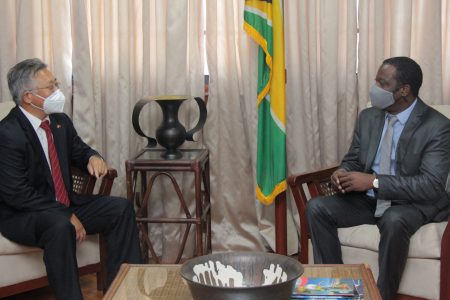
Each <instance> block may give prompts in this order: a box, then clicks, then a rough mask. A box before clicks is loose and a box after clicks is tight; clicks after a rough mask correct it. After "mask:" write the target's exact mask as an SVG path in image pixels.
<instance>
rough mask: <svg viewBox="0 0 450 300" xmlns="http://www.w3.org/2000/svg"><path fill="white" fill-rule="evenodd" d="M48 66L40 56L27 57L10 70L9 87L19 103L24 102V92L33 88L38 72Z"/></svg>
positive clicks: (14, 98) (15, 100)
mask: <svg viewBox="0 0 450 300" xmlns="http://www.w3.org/2000/svg"><path fill="white" fill-rule="evenodd" d="M45 68H47V65H46V64H45V63H43V62H42V61H41V60H40V59H38V58H31V59H26V60H23V61H21V62H19V63H18V64H16V65H15V66H14V67H12V68H11V69H10V70H9V71H8V75H7V77H8V87H9V91H10V92H11V96H12V97H13V100H14V102H16V104H17V105H20V104H21V103H22V97H23V93H24V92H25V91H27V90H29V89H31V88H32V83H33V78H34V76H35V75H36V73H37V72H39V71H40V70H42V69H45Z"/></svg>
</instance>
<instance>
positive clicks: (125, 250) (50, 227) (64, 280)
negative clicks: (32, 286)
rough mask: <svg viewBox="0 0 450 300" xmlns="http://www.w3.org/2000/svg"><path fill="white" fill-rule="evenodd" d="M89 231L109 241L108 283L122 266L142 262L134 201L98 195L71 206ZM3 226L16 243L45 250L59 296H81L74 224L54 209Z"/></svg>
mask: <svg viewBox="0 0 450 300" xmlns="http://www.w3.org/2000/svg"><path fill="white" fill-rule="evenodd" d="M71 209H72V211H73V213H74V214H75V215H76V216H77V217H78V219H79V220H80V221H81V223H82V224H83V226H84V228H85V230H86V232H87V234H94V233H102V234H103V235H104V237H105V240H106V247H107V251H108V256H107V262H106V264H107V285H108V286H109V285H110V284H111V282H112V280H113V279H114V277H115V275H116V273H117V271H118V270H119V268H120V265H121V264H122V263H124V262H127V263H140V262H141V255H140V249H139V240H138V233H137V228H136V222H135V214H134V209H133V206H132V204H131V203H130V202H129V201H128V200H126V199H123V198H119V197H98V198H95V199H93V200H92V201H89V202H87V203H86V204H83V205H81V206H71ZM8 222H13V224H14V226H3V229H2V234H3V235H4V236H5V237H6V238H8V239H10V240H12V241H15V242H17V243H20V244H24V245H29V246H38V247H41V248H42V249H43V250H44V262H45V267H46V270H47V276H48V279H49V283H50V286H51V287H52V288H53V289H54V291H55V295H56V299H82V298H83V297H82V294H81V289H80V283H79V278H78V267H77V259H76V235H75V227H74V226H73V225H72V223H70V220H69V219H68V218H67V217H66V216H63V215H60V214H57V213H54V212H51V211H42V212H30V213H21V214H18V215H17V217H13V218H11V219H10V220H8Z"/></svg>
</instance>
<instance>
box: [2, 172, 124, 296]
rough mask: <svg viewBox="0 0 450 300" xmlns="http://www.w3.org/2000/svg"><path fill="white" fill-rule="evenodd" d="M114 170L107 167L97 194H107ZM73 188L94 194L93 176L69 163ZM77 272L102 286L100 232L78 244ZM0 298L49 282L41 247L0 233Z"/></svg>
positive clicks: (103, 255) (103, 259)
mask: <svg viewBox="0 0 450 300" xmlns="http://www.w3.org/2000/svg"><path fill="white" fill-rule="evenodd" d="M116 177H117V171H116V170H114V169H109V170H108V173H107V174H106V175H105V176H104V177H103V178H102V181H101V184H100V187H99V190H98V194H102V195H109V194H110V192H111V187H112V184H113V182H114V179H115V178H116ZM72 180H73V190H74V191H75V192H77V193H79V194H93V193H94V187H95V183H96V178H95V177H92V176H90V175H89V174H87V173H85V172H83V171H81V170H79V169H77V168H75V167H72ZM77 261H78V272H79V274H80V276H82V275H85V274H90V273H96V275H97V289H98V290H102V291H104V290H105V284H106V247H105V244H104V241H103V238H102V236H101V235H98V234H96V235H89V236H87V238H86V240H85V241H84V242H83V243H81V244H80V245H78V246H77ZM0 269H2V270H8V271H7V272H2V273H1V274H0V298H3V297H6V296H10V295H14V294H18V293H22V292H26V291H29V290H33V289H36V288H40V287H43V286H46V285H48V280H47V274H46V271H45V265H44V261H43V251H42V249H40V248H37V247H27V246H23V245H20V244H17V243H14V242H11V241H10V240H8V239H6V238H5V237H3V236H2V235H1V233H0Z"/></svg>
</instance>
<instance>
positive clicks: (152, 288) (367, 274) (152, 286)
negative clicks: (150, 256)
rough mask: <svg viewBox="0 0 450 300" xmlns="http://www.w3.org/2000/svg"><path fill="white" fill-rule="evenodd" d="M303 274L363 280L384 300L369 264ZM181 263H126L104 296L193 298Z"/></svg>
mask: <svg viewBox="0 0 450 300" xmlns="http://www.w3.org/2000/svg"><path fill="white" fill-rule="evenodd" d="M303 267H304V268H305V272H304V273H303V276H309V277H346V278H355V279H358V278H361V279H362V280H363V288H364V299H365V300H370V299H376V300H381V296H380V292H379V291H378V288H377V285H376V283H375V280H374V278H373V275H372V271H371V270H370V268H369V266H368V265H363V264H361V265H303ZM180 268H181V265H158V264H151V265H149V264H148V265H131V264H123V265H122V266H121V268H120V271H119V273H118V274H117V276H116V278H115V279H114V281H113V283H112V284H111V286H110V288H109V289H108V291H107V292H106V295H105V297H104V298H103V299H106V300H109V299H117V300H119V299H120V300H124V299H155V300H192V297H191V294H190V292H189V288H188V286H187V285H186V283H184V281H183V279H182V278H181V275H180Z"/></svg>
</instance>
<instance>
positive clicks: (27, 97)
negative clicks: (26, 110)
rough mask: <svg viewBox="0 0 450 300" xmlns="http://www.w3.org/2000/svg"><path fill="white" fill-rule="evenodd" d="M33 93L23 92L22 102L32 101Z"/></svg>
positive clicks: (28, 102)
mask: <svg viewBox="0 0 450 300" xmlns="http://www.w3.org/2000/svg"><path fill="white" fill-rule="evenodd" d="M32 97H33V94H32V93H30V92H24V93H23V96H22V102H25V103H27V104H30V103H31V102H33V99H32Z"/></svg>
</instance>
